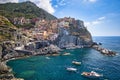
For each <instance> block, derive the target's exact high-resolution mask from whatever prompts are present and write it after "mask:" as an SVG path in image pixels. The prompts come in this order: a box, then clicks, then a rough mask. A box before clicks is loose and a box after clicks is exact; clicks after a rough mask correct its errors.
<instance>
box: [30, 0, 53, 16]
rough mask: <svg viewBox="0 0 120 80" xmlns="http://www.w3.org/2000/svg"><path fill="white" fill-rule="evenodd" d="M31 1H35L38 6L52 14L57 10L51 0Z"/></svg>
mask: <svg viewBox="0 0 120 80" xmlns="http://www.w3.org/2000/svg"><path fill="white" fill-rule="evenodd" d="M30 1H31V2H34V3H35V4H36V5H37V6H38V7H40V8H42V9H44V10H45V11H47V12H49V13H50V14H53V13H54V12H55V9H54V8H53V6H52V3H51V0H30Z"/></svg>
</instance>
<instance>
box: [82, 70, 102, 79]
mask: <svg viewBox="0 0 120 80" xmlns="http://www.w3.org/2000/svg"><path fill="white" fill-rule="evenodd" d="M81 75H82V76H85V77H88V78H99V77H102V76H103V75H101V74H98V73H96V72H94V71H91V72H83V73H82V74H81Z"/></svg>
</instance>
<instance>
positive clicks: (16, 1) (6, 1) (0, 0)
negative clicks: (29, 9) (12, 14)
mask: <svg viewBox="0 0 120 80" xmlns="http://www.w3.org/2000/svg"><path fill="white" fill-rule="evenodd" d="M18 1H19V0H0V3H8V2H11V3H18Z"/></svg>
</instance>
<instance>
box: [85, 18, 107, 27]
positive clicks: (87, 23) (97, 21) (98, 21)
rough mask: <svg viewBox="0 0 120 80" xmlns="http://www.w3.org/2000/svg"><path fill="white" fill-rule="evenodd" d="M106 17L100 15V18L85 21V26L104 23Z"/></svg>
mask: <svg viewBox="0 0 120 80" xmlns="http://www.w3.org/2000/svg"><path fill="white" fill-rule="evenodd" d="M105 19H106V17H105V16H103V17H99V18H97V19H96V20H94V21H91V22H85V26H91V25H97V24H100V23H102V22H103V21H104V20H105Z"/></svg>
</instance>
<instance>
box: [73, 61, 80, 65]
mask: <svg viewBox="0 0 120 80" xmlns="http://www.w3.org/2000/svg"><path fill="white" fill-rule="evenodd" d="M72 64H75V65H80V64H81V62H78V61H72Z"/></svg>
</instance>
